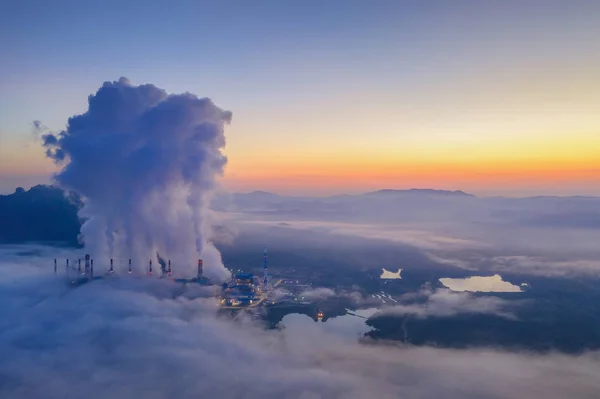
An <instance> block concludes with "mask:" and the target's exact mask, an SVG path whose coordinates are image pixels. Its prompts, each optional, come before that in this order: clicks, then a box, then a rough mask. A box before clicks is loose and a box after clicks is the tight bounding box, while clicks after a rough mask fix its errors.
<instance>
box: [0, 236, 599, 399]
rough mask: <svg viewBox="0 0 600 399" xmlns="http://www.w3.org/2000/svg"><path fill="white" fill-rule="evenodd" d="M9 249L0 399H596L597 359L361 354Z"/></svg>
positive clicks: (356, 347)
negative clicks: (81, 275) (69, 278)
mask: <svg viewBox="0 0 600 399" xmlns="http://www.w3.org/2000/svg"><path fill="white" fill-rule="evenodd" d="M9 252H10V253H9V254H7V251H3V253H0V256H1V257H2V259H3V260H2V262H1V263H0V301H1V302H2V304H3V316H2V318H0V353H2V354H3V355H2V357H1V358H0V397H10V398H30V397H44V398H64V397H87V398H90V399H94V398H106V397H112V398H117V399H118V398H131V397H138V398H166V397H179V398H188V397H189V398H192V397H218V398H256V397H264V398H373V397H378V398H406V399H413V398H415V399H416V398H419V399H421V398H437V397H445V398H449V399H455V398H456V399H458V398H513V397H519V398H523V399H533V398H536V399H537V398H545V399H555V398H556V399H559V398H560V399H563V398H566V397H569V398H592V397H596V396H597V394H598V393H600V381H598V378H597V376H598V375H600V357H599V355H598V354H597V353H588V354H583V355H580V356H566V355H559V354H551V355H530V354H519V353H506V352H499V351H492V350H475V349H472V350H441V349H436V348H428V347H420V348H416V347H399V346H396V345H380V344H376V345H360V344H358V343H356V342H353V341H351V340H338V339H335V338H333V337H332V336H331V335H328V333H327V332H326V331H323V330H320V329H312V328H311V329H310V330H308V329H305V328H302V327H301V326H296V328H287V329H285V330H284V331H264V330H263V329H262V328H261V327H260V326H259V325H257V324H255V322H252V321H250V320H246V319H244V318H238V319H237V320H231V319H230V318H228V317H218V316H217V315H216V311H215V304H214V301H213V300H212V299H210V298H205V297H203V295H192V294H193V293H188V294H187V295H184V296H181V295H180V294H181V287H178V286H176V285H175V284H173V283H171V282H167V281H162V280H153V279H144V278H142V279H135V278H132V279H127V278H125V277H117V278H114V279H109V280H104V281H97V282H94V283H92V284H89V285H84V286H81V287H79V288H75V289H73V288H70V287H68V286H67V285H66V284H65V282H64V281H63V280H62V279H60V278H57V277H55V276H54V275H53V274H52V273H51V267H50V263H48V261H49V259H46V258H45V257H43V256H41V255H40V256H38V257H35V256H33V257H31V256H28V257H24V256H17V255H16V253H17V252H23V250H22V249H19V250H18V251H16V250H15V249H14V248H13V249H11V250H10V251H9ZM21 255H22V254H21ZM200 294H201V293H200ZM433 295H436V294H433ZM439 295H442V296H443V295H446V294H445V293H439ZM453 295H461V294H453ZM431 302H436V301H435V300H432V301H431Z"/></svg>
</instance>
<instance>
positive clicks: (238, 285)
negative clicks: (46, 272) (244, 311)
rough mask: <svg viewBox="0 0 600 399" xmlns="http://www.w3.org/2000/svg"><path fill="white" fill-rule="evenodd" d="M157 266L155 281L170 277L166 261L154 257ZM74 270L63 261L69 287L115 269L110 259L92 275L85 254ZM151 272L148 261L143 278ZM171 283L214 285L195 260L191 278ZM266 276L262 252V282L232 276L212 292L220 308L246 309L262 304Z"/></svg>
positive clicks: (90, 261)
mask: <svg viewBox="0 0 600 399" xmlns="http://www.w3.org/2000/svg"><path fill="white" fill-rule="evenodd" d="M158 261H159V264H160V271H159V272H160V275H159V278H168V279H170V278H171V277H172V273H173V271H172V268H171V261H170V260H167V261H165V260H163V259H162V258H160V257H158ZM77 265H78V266H77V268H75V267H73V266H72V265H70V264H69V260H68V259H67V260H66V269H65V270H66V276H67V279H68V281H69V284H72V285H76V286H78V285H81V284H85V283H87V282H89V281H91V280H96V279H101V278H104V277H111V276H115V275H116V269H115V267H114V262H113V259H112V258H111V259H110V260H109V265H110V266H109V269H108V272H106V273H105V274H103V275H100V276H95V275H94V260H93V259H91V257H90V255H89V254H86V255H85V258H84V267H83V268H82V265H81V259H78V260H77ZM54 273H58V266H57V260H56V259H54ZM127 273H128V274H131V273H132V262H131V259H129V260H128V270H127ZM153 273H154V269H153V263H152V259H150V260H149V261H148V269H147V275H148V276H152V275H153ZM173 281H174V282H176V283H180V284H184V285H187V284H199V285H203V286H214V283H213V282H212V281H211V280H210V279H208V278H207V277H205V276H204V263H203V261H202V259H198V268H197V274H196V276H195V277H192V278H175V279H173ZM269 288H270V286H269V277H268V272H267V250H266V249H265V250H264V256H263V276H262V279H261V278H259V277H256V276H254V275H253V274H252V273H241V272H240V273H232V276H231V278H230V279H229V280H228V281H226V282H224V283H223V284H222V285H221V287H220V290H219V291H218V292H215V294H216V296H217V298H218V299H219V301H220V303H221V305H222V306H224V307H231V308H238V307H246V306H256V305H259V304H260V303H262V301H263V300H264V299H265V298H266V297H267V296H268V293H269V292H270V289H269Z"/></svg>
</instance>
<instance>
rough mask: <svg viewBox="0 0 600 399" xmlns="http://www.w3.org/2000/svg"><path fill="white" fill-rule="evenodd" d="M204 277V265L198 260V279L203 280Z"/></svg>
mask: <svg viewBox="0 0 600 399" xmlns="http://www.w3.org/2000/svg"><path fill="white" fill-rule="evenodd" d="M203 275H204V265H203V263H202V259H198V276H197V278H198V279H201V278H202V277H203Z"/></svg>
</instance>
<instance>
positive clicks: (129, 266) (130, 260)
mask: <svg viewBox="0 0 600 399" xmlns="http://www.w3.org/2000/svg"><path fill="white" fill-rule="evenodd" d="M129 273H131V259H129Z"/></svg>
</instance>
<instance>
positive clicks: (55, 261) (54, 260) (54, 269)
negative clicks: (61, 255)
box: [54, 258, 56, 274]
mask: <svg viewBox="0 0 600 399" xmlns="http://www.w3.org/2000/svg"><path fill="white" fill-rule="evenodd" d="M54 274H56V258H54Z"/></svg>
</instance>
